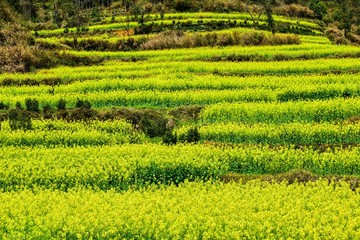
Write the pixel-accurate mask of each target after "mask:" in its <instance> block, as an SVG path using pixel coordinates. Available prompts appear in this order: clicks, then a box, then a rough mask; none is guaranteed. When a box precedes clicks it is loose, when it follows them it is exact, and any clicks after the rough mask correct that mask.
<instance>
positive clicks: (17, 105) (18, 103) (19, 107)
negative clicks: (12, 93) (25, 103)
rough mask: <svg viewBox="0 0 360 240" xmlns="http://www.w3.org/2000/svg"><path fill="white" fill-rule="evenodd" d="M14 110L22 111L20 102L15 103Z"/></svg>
mask: <svg viewBox="0 0 360 240" xmlns="http://www.w3.org/2000/svg"><path fill="white" fill-rule="evenodd" d="M15 108H16V109H22V106H21V102H19V101H17V102H16V104H15Z"/></svg>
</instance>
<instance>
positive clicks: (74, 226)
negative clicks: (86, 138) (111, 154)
mask: <svg viewBox="0 0 360 240" xmlns="http://www.w3.org/2000/svg"><path fill="white" fill-rule="evenodd" d="M359 202H360V196H359V194H358V193H354V192H353V191H351V190H350V188H349V186H347V185H346V184H340V185H339V184H338V185H335V184H333V183H332V184H328V182H327V181H318V182H315V183H312V184H308V185H307V186H304V185H290V186H288V185H286V184H284V183H282V184H269V183H267V184H266V183H260V182H252V183H248V184H246V185H242V184H236V183H231V184H226V185H225V184H220V183H217V184H209V183H186V184H182V185H181V186H180V187H175V186H171V187H168V188H163V189H154V190H148V191H129V192H126V193H117V192H115V191H108V192H101V191H99V192H94V191H89V190H79V191H69V192H60V191H48V190H45V191H41V190H40V191H35V192H33V191H29V190H25V191H21V192H9V193H0V218H1V222H0V236H1V238H2V239H24V238H34V239H35V238H36V239H59V238H66V239H266V238H269V239H278V238H289V239H358V238H359V237H360V232H359V227H360V226H359V222H360V218H359V215H360V211H359V207H360V205H359Z"/></svg>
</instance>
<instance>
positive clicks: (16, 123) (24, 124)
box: [8, 108, 32, 131]
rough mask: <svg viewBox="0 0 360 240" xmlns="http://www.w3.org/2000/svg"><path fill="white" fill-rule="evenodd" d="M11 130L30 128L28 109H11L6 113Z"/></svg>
mask: <svg viewBox="0 0 360 240" xmlns="http://www.w3.org/2000/svg"><path fill="white" fill-rule="evenodd" d="M8 118H9V125H10V128H11V130H24V131H25V130H31V127H32V121H31V116H30V114H29V112H28V111H26V110H23V109H19V108H16V109H11V110H10V111H9V114H8Z"/></svg>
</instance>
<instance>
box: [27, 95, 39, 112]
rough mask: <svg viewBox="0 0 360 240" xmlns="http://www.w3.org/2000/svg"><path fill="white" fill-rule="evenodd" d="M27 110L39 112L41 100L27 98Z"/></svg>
mask: <svg viewBox="0 0 360 240" xmlns="http://www.w3.org/2000/svg"><path fill="white" fill-rule="evenodd" d="M25 106H26V110H28V111H31V112H39V111H40V109H39V101H38V100H37V99H30V98H27V99H25Z"/></svg>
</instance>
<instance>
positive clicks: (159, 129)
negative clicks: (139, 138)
mask: <svg viewBox="0 0 360 240" xmlns="http://www.w3.org/2000/svg"><path fill="white" fill-rule="evenodd" d="M166 124H167V119H166V118H165V117H164V116H163V115H162V114H160V113H157V112H155V111H151V110H149V111H145V112H144V113H143V114H142V116H141V119H140V122H139V128H140V129H141V130H142V131H143V132H144V133H145V134H146V135H147V136H149V137H150V138H153V137H161V136H163V135H164V134H165V132H166Z"/></svg>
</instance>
